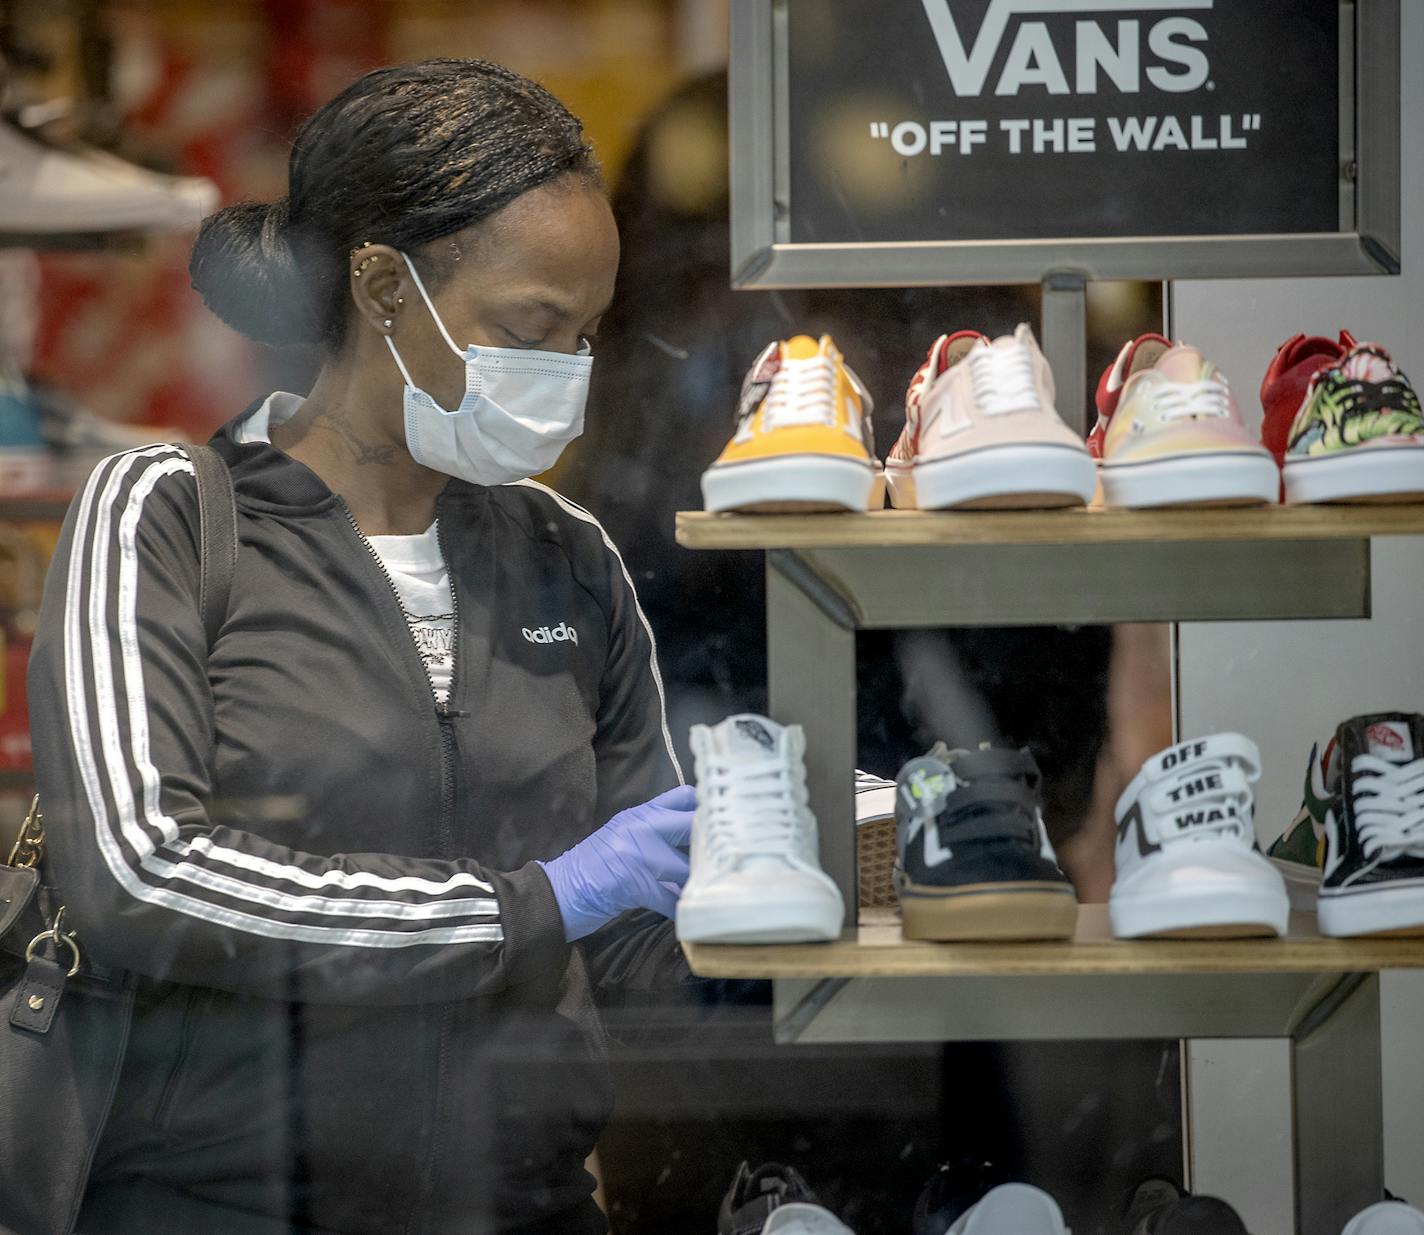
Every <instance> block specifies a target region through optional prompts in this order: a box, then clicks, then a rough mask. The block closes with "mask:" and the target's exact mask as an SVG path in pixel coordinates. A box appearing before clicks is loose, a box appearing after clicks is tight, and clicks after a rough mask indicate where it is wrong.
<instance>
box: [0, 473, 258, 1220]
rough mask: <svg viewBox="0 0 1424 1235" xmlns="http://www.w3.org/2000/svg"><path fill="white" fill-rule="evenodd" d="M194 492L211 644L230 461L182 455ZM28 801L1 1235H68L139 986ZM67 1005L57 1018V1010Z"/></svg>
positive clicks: (0, 971)
mask: <svg viewBox="0 0 1424 1235" xmlns="http://www.w3.org/2000/svg"><path fill="white" fill-rule="evenodd" d="M185 449H186V450H187V453H188V457H189V458H190V459H191V460H192V462H193V471H194V475H195V477H196V479H197V482H198V483H197V487H198V533H199V557H200V560H199V579H200V601H199V603H200V605H201V608H202V615H203V626H204V629H205V630H206V632H207V639H208V648H209V650H211V649H212V647H213V644H214V643H215V642H216V640H217V635H218V631H219V629H220V628H221V626H222V622H223V619H224V618H225V617H226V615H227V609H228V598H229V595H230V593H231V591H232V576H233V569H234V567H235V565H236V562H237V511H236V508H235V506H234V503H233V492H232V477H231V475H230V474H229V473H228V469H227V464H226V463H224V462H223V461H222V459H221V458H220V457H219V456H218V454H217V452H216V451H214V450H213V449H212V448H211V447H209V446H188V447H186V448H185ZM39 807H40V801H39V798H35V800H34V802H33V804H32V805H31V807H30V813H29V817H28V818H27V819H26V820H25V824H24V827H23V828H22V829H21V832H20V837H19V839H18V840H17V841H16V842H15V846H14V849H13V850H12V851H11V853H10V855H9V858H8V860H7V861H5V862H4V863H0V1018H3V1020H0V1235H71V1232H72V1231H73V1230H74V1224H75V1221H76V1220H77V1219H78V1216H79V1207H80V1205H81V1203H82V1202H83V1200H84V1189H85V1186H86V1184H87V1182H88V1178H89V1170H90V1165H91V1163H92V1162H93V1158H94V1151H95V1149H96V1147H97V1146H98V1142H99V1137H100V1136H101V1134H102V1133H103V1130H104V1125H105V1123H106V1121H107V1120H108V1116H109V1108H110V1106H111V1104H112V1103H113V1100H114V1091H115V1088H116V1086H117V1084H118V1079H119V1068H120V1066H121V1065H122V1063H123V1058H124V1051H125V1049H126V1047H127V1045H128V1036H129V1023H130V1021H131V1019H132V1015H133V1003H134V985H133V982H132V980H131V979H130V978H129V977H128V975H126V974H123V973H118V972H114V971H111V970H106V969H104V968H103V967H101V966H99V965H96V964H95V963H93V961H92V960H91V959H90V958H89V957H88V955H86V953H85V950H84V948H83V946H82V942H81V941H80V940H79V939H78V938H76V936H75V934H74V932H72V931H69V930H66V929H65V922H64V903H63V898H62V895H61V893H60V892H59V890H58V889H55V888H52V887H50V886H49V885H48V884H47V883H46V881H45V879H44V850H45V832H44V819H43V817H42V816H41V814H40V809H39ZM61 1009H62V1011H61Z"/></svg>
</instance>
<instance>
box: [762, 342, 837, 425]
mask: <svg viewBox="0 0 1424 1235" xmlns="http://www.w3.org/2000/svg"><path fill="white" fill-rule="evenodd" d="M835 403H836V366H835V364H834V362H833V361H832V360H831V358H830V357H829V356H816V357H813V358H812V359H810V360H787V361H783V362H782V365H781V368H780V369H778V370H777V373H776V376H775V377H773V378H772V379H771V390H770V391H769V392H768V393H767V396H766V408H765V410H764V411H763V413H762V423H763V425H764V426H765V427H766V428H767V429H777V428H781V427H783V426H785V425H814V424H828V425H834V424H835V423H836V413H835Z"/></svg>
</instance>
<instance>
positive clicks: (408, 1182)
mask: <svg viewBox="0 0 1424 1235" xmlns="http://www.w3.org/2000/svg"><path fill="white" fill-rule="evenodd" d="M213 445H214V446H215V447H216V448H217V449H218V451H219V452H220V453H221V454H222V455H223V456H224V458H225V459H226V460H227V461H228V463H229V466H230V468H231V471H232V475H233V480H234V485H235V490H236V499H237V509H238V527H239V535H240V540H241V546H242V548H241V552H240V554H239V560H238V564H237V568H236V575H235V579H234V586H233V591H232V600H231V605H230V609H229V612H228V617H227V620H226V622H225V624H224V626H223V629H222V633H221V636H220V638H219V639H218V641H217V643H216V645H215V647H214V649H213V652H212V656H211V659H210V661H209V662H208V663H207V665H206V666H205V663H204V662H205V656H206V648H205V639H204V633H203V629H202V624H201V620H200V617H199V609H198V599H197V585H198V573H197V572H198V559H197V548H196V543H197V542H196V537H195V528H196V513H197V500H196V489H195V486H194V481H193V476H192V472H191V465H190V464H189V463H188V462H187V459H186V457H185V456H183V455H182V454H181V453H180V452H179V451H177V450H175V449H174V448H172V447H168V446H153V447H148V448H145V449H140V450H133V451H129V452H127V453H125V454H121V455H118V456H116V457H114V458H112V459H109V460H107V461H105V462H104V463H103V464H101V465H100V466H99V468H98V469H97V470H96V471H95V472H94V474H93V476H92V477H91V478H90V480H89V482H88V484H87V485H86V486H85V488H84V490H83V492H82V493H81V494H80V495H79V497H77V498H76V499H75V502H74V505H73V507H72V508H71V510H70V513H69V516H68V518H67V520H66V522H65V526H64V531H63V534H62V537H61V540H60V543H59V547H58V550H57V552H56V555H55V558H54V562H53V565H52V567H51V572H50V577H49V581H48V586H47V588H46V593H45V601H44V609H43V612H42V615H41V621H40V629H39V634H38V637H37V639H36V641H35V645H34V650H33V654H32V659H31V666H30V679H29V690H30V701H31V720H32V727H33V735H34V747H35V752H36V774H37V779H38V787H39V790H40V794H41V797H42V799H43V801H44V805H45V817H46V823H47V826H48V834H49V851H50V861H51V863H52V876H53V879H54V881H55V883H56V884H57V885H58V887H59V889H60V891H61V893H62V895H63V898H64V900H65V902H66V904H67V906H68V915H67V921H69V922H70V923H72V924H73V926H74V928H75V929H76V930H77V931H78V933H79V937H80V939H81V940H82V942H83V944H84V946H85V947H86V948H88V949H89V950H90V951H91V952H92V954H93V955H94V956H95V957H96V958H97V959H98V960H100V961H101V962H103V963H106V964H109V965H113V966H117V967H120V968H123V969H127V970H130V971H132V972H133V973H135V974H137V975H141V978H142V984H143V985H142V991H141V997H140V1001H139V1011H138V1014H137V1016H136V1019H135V1024H134V1029H133V1037H132V1041H131V1045H130V1049H129V1056H128V1060H127V1062H126V1065H125V1071H124V1075H123V1077H122V1079H121V1083H120V1089H119V1093H118V1096H117V1099H116V1103H115V1108H114V1111H113V1115H112V1117H111V1120H110V1124H109V1127H108V1129H107V1130H106V1133H105V1136H104V1139H103V1142H102V1143H101V1147H100V1152H99V1155H98V1159H97V1162H96V1169H95V1177H94V1183H95V1187H96V1188H99V1189H102V1188H103V1187H109V1188H110V1189H111V1190H113V1189H117V1190H118V1191H120V1192H122V1190H123V1189H125V1188H129V1187H132V1188H133V1189H134V1190H135V1193H134V1194H135V1195H139V1194H140V1193H142V1192H143V1191H144V1190H150V1191H152V1190H157V1191H153V1195H155V1196H157V1195H160V1194H162V1195H170V1194H171V1197H170V1199H172V1198H180V1199H182V1200H184V1201H185V1202H186V1201H188V1200H193V1201H194V1203H196V1204H211V1205H215V1206H223V1207H228V1208H230V1209H233V1210H240V1211H244V1212H245V1213H247V1214H250V1215H255V1216H258V1217H262V1216H270V1217H272V1218H274V1219H280V1220H281V1222H289V1223H290V1224H291V1225H292V1226H294V1227H296V1228H300V1229H312V1230H320V1231H332V1232H342V1233H352V1235H365V1233H367V1232H369V1233H371V1235H377V1233H379V1235H388V1233H389V1232H393V1231H405V1232H412V1233H414V1232H441V1233H445V1232H452V1233H453V1232H472V1233H473V1232H484V1231H486V1230H505V1229H516V1228H517V1227H518V1226H519V1225H520V1224H522V1223H526V1222H529V1221H532V1220H534V1219H536V1218H539V1217H540V1216H543V1215H557V1214H567V1215H568V1220H567V1222H566V1224H565V1225H564V1226H563V1227H561V1228H560V1229H567V1230H568V1231H570V1232H575V1231H582V1230H584V1229H589V1230H601V1229H602V1226H601V1225H600V1224H599V1223H598V1221H597V1219H596V1216H590V1215H589V1213H588V1200H587V1198H588V1193H589V1191H590V1183H589V1180H588V1177H587V1176H586V1174H584V1172H583V1171H582V1169H581V1163H582V1161H583V1158H584V1157H585V1156H586V1155H587V1153H588V1151H589V1149H590V1148H591V1147H592V1144H593V1141H594V1139H595V1137H596V1135H597V1132H598V1130H599V1128H600V1127H601V1125H602V1123H603V1121H604V1120H605V1119H606V1116H607V1112H608V1104H609V1094H608V1084H607V1078H606V1073H605V1070H604V1068H603V1066H602V1058H601V1055H600V1047H599V1040H598V1032H599V1031H598V1028H597V1018H596V1016H595V1015H593V1014H592V1011H591V1001H590V988H591V985H592V983H591V982H590V977H589V973H588V965H587V964H586V963H585V959H584V954H583V949H570V948H569V947H568V946H567V945H566V944H565V942H564V939H563V930H562V925H561V921H560V917H559V911H558V907H557V905H556V903H555V901H554V897H553V893H552V891H551V889H550V886H549V882H548V880H547V878H546V877H545V875H544V873H543V872H542V870H540V869H539V868H538V867H537V866H536V865H534V859H536V858H545V859H547V858H551V857H554V856H556V855H557V854H559V853H560V852H562V851H563V850H564V849H565V848H567V847H568V846H569V845H571V844H573V843H575V842H576V841H578V840H580V839H581V838H583V837H585V836H587V835H588V834H589V833H590V832H592V831H593V830H594V829H595V828H597V827H598V826H599V825H600V824H602V823H603V822H604V821H605V820H607V819H608V818H609V817H610V816H612V815H613V814H615V813H616V812H617V811H618V810H620V809H622V808H624V807H626V806H629V805H632V804H635V803H637V802H641V801H644V800H646V799H647V798H649V797H650V796H652V795H654V794H655V793H657V792H660V791H661V790H663V789H666V788H668V787H670V786H671V785H673V784H675V783H677V781H678V779H679V778H680V772H679V771H678V769H677V767H676V761H675V757H674V756H673V754H672V750H671V744H670V742H669V741H668V735H667V730H666V721H665V719H664V714H663V706H662V692H661V683H660V681H659V679H658V671H657V665H656V652H655V649H654V646H653V641H652V635H651V632H650V631H649V629H648V627H647V624H646V622H645V621H644V620H643V619H642V615H641V612H640V610H639V608H638V604H637V600H636V598H635V596H634V593H633V588H632V584H631V582H630V580H629V579H628V576H627V574H626V572H625V571H624V569H623V566H622V562H621V560H620V559H619V557H618V554H617V552H616V551H615V550H614V548H613V546H612V544H611V543H610V542H609V541H608V540H607V538H606V537H605V536H604V535H603V533H602V530H601V529H600V528H599V526H598V525H597V523H596V522H595V521H594V520H593V518H592V517H591V516H589V515H588V514H587V513H586V512H584V511H582V510H580V509H579V508H578V507H576V506H574V505H572V504H571V503H569V502H567V501H565V500H564V499H562V498H561V497H559V496H558V495H557V494H555V493H553V492H552V491H551V490H548V489H546V488H543V487H541V486H539V485H536V484H533V483H528V484H522V485H510V486H504V487H500V488H490V489H487V488H481V487H478V486H472V485H466V484H463V483H461V482H458V481H456V482H451V484H450V485H449V487H448V488H447V490H446V492H445V494H444V495H443V496H442V497H441V499H440V502H439V506H438V513H439V519H440V526H441V538H442V542H443V545H444V550H445V556H446V559H447V561H448V563H449V566H450V570H451V577H452V580H453V582H454V586H455V592H456V601H457V614H458V617H457V622H456V647H455V676H454V682H453V687H452V692H451V699H450V703H449V705H448V707H446V708H444V709H438V708H437V705H436V703H435V701H434V698H433V696H432V693H431V689H430V685H429V680H428V678H427V677H426V674H425V672H424V667H423V665H422V663H421V660H420V657H419V654H418V652H417V650H416V648H415V645H414V642H413V641H412V639H411V638H410V635H409V632H408V630H407V627H406V625H405V621H404V619H403V617H402V614H401V610H400V608H399V606H398V604H397V601H396V598H395V595H394V593H393V591H392V588H391V585H390V583H389V581H388V580H387V578H385V577H384V575H383V572H382V570H381V569H380V567H379V565H378V563H377V561H376V560H375V559H374V558H373V556H372V554H371V553H370V551H369V549H368V546H366V545H365V544H364V542H363V540H362V538H361V536H360V534H359V532H358V531H357V529H356V526H355V523H354V522H353V520H352V519H351V517H350V515H349V513H348V511H347V508H346V506H345V504H344V503H343V502H342V501H341V499H340V498H339V497H337V496H335V495H334V494H333V493H331V491H330V490H329V489H328V488H327V487H326V485H325V484H324V483H323V482H322V481H321V480H320V479H319V478H318V477H317V476H316V475H315V474H314V473H313V472H311V471H310V470H309V469H308V468H306V467H305V466H303V465H302V464H300V463H297V462H296V461H294V460H292V459H290V458H288V457H287V456H285V455H284V454H282V453H281V452H280V451H277V450H275V449H273V448H272V447H270V446H267V445H264V444H250V445H238V444H237V443H236V441H235V439H234V437H233V434H232V426H228V428H226V429H224V430H223V431H222V432H220V433H219V434H218V436H217V437H216V438H215V439H214V441H213ZM560 628H562V630H563V631H564V632H566V634H568V637H565V638H562V639H556V638H552V637H550V638H548V639H545V638H541V637H533V638H531V633H536V632H542V631H544V630H545V629H548V630H549V631H557V630H559V629H560ZM569 632H572V633H569ZM574 634H576V639H575V638H574V637H573V635H574ZM648 916H649V917H650V916H651V915H648ZM667 925H668V924H667V923H665V922H663V921H662V920H661V919H658V920H657V923H656V924H652V923H649V924H648V927H649V929H647V930H643V931H628V932H625V934H626V935H627V936H628V937H630V938H632V939H634V941H635V942H634V943H633V944H632V945H631V951H632V954H633V955H634V956H636V957H637V958H638V963H639V964H646V965H652V966H661V967H663V968H664V969H666V971H667V972H668V973H669V974H674V975H676V974H678V973H685V970H679V964H680V958H679V957H678V956H677V955H676V951H677V950H676V945H675V943H674V942H673V941H672V938H671V932H670V930H668V929H667ZM589 951H590V954H591V955H592V954H599V955H601V956H603V959H604V960H606V959H607V956H606V955H604V954H606V953H607V952H608V951H609V950H608V949H604V950H602V952H598V950H596V949H590V950H589ZM612 951H613V953H614V954H615V955H616V953H617V949H613V950H612ZM624 952H625V956H624V958H623V959H622V960H619V961H617V962H616V964H617V967H619V968H620V969H623V970H625V971H626V969H627V965H628V961H627V957H626V954H627V952H628V949H627V948H625V949H624ZM599 963H602V962H601V961H600V962H599ZM594 979H595V981H596V979H597V974H595V975H594ZM157 1208H159V1209H161V1208H163V1206H162V1205H159V1206H158V1207H157ZM181 1208H182V1207H181V1206H178V1207H177V1209H175V1212H178V1211H179V1210H181ZM147 1209H148V1210H149V1212H150V1214H151V1213H152V1212H154V1206H153V1205H148V1206H147ZM196 1212H197V1211H195V1213H196ZM579 1215H582V1217H579ZM113 1221H115V1222H117V1221H118V1220H117V1219H114V1220H113ZM581 1222H582V1223H583V1224H584V1225H580V1223H581ZM148 1229H150V1230H155V1229H157V1228H154V1227H152V1226H150V1227H149V1228H148ZM254 1229H256V1228H254ZM263 1229H264V1230H265V1229H266V1228H263ZM274 1229H278V1228H277V1227H275V1226H274Z"/></svg>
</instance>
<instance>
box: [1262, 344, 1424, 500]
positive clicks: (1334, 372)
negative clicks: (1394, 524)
mask: <svg viewBox="0 0 1424 1235" xmlns="http://www.w3.org/2000/svg"><path fill="white" fill-rule="evenodd" d="M1284 472H1285V482H1286V501H1287V502H1296V503H1307V504H1308V503H1314V502H1399V501H1424V413H1421V410H1420V406H1419V396H1418V395H1417V394H1415V392H1414V388H1413V387H1412V386H1411V385H1410V384H1409V379H1408V378H1407V377H1405V375H1404V374H1403V373H1401V372H1400V370H1399V367H1398V366H1397V365H1396V364H1395V363H1394V361H1393V360H1392V359H1391V358H1390V355H1389V353H1388V352H1386V351H1385V350H1384V348H1382V347H1380V346H1379V345H1378V344H1377V343H1361V344H1360V345H1359V346H1357V347H1355V348H1353V349H1352V350H1351V351H1349V352H1348V353H1347V354H1346V355H1345V357H1344V359H1343V360H1341V361H1340V363H1339V364H1338V365H1335V366H1333V367H1331V368H1328V369H1323V370H1321V371H1320V372H1319V373H1317V374H1316V375H1315V377H1314V378H1313V379H1312V381H1311V384H1310V387H1309V389H1308V390H1307V392H1306V396H1305V402H1304V403H1303V404H1301V408H1300V411H1299V412H1297V413H1296V417H1295V422H1294V423H1293V424H1292V425H1291V429H1290V437H1289V439H1288V441H1287V444H1286V460H1285V467H1284Z"/></svg>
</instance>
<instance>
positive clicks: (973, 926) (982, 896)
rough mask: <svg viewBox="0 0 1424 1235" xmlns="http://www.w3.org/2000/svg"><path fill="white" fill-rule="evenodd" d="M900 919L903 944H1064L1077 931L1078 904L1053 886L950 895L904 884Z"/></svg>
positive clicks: (992, 887) (978, 888)
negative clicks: (1034, 941)
mask: <svg viewBox="0 0 1424 1235" xmlns="http://www.w3.org/2000/svg"><path fill="white" fill-rule="evenodd" d="M900 915H901V920H902V924H901V934H902V935H903V936H904V937H905V938H906V939H929V940H934V941H937V942H941V943H943V942H949V941H962V942H969V941H980V942H982V941H984V940H992V939H1000V940H1014V939H1068V938H1071V937H1072V935H1073V931H1074V929H1075V928H1076V927H1077V925H1078V900H1077V898H1076V897H1075V896H1074V894H1073V889H1072V888H1070V887H1067V886H1066V885H1064V884H1058V883H975V884H966V885H965V886H963V887H959V888H953V889H950V890H946V889H943V888H931V887H926V886H925V885H923V884H913V883H906V884H905V885H904V887H903V888H902V889H901V891H900Z"/></svg>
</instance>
